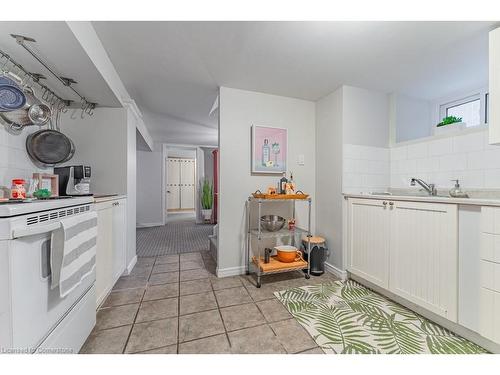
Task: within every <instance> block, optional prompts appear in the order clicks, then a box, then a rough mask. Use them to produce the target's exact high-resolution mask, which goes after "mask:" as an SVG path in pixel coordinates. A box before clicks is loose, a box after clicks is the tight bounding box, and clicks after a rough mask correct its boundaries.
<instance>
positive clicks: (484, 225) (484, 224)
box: [481, 207, 500, 234]
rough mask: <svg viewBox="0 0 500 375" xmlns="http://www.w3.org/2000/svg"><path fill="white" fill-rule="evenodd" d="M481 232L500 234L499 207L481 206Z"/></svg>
mask: <svg viewBox="0 0 500 375" xmlns="http://www.w3.org/2000/svg"><path fill="white" fill-rule="evenodd" d="M481 232H483V233H492V234H500V207H482V208H481Z"/></svg>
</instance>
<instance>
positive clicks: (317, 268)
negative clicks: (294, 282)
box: [302, 237, 328, 276]
mask: <svg viewBox="0 0 500 375" xmlns="http://www.w3.org/2000/svg"><path fill="white" fill-rule="evenodd" d="M319 238H320V237H319ZM314 239H316V241H314V242H315V243H311V261H310V267H311V275H314V276H321V275H323V274H324V273H325V262H326V259H327V258H328V249H327V248H326V245H325V240H324V239H323V241H322V242H321V241H317V239H318V237H314ZM302 254H303V257H304V260H305V261H306V262H308V261H309V259H308V254H307V240H303V241H302ZM304 272H307V270H304Z"/></svg>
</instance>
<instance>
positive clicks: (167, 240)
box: [137, 214, 213, 257]
mask: <svg viewBox="0 0 500 375" xmlns="http://www.w3.org/2000/svg"><path fill="white" fill-rule="evenodd" d="M178 215H183V216H182V217H178V220H177V219H175V220H169V222H167V224H165V225H162V226H157V227H150V228H137V256H138V257H153V256H162V255H172V254H182V253H190V252H195V251H208V247H209V245H208V243H209V242H208V241H209V240H208V236H209V235H211V234H212V231H213V226H212V225H210V224H196V221H195V219H194V218H189V217H187V216H184V214H178ZM169 216H174V215H169ZM186 217H187V218H186Z"/></svg>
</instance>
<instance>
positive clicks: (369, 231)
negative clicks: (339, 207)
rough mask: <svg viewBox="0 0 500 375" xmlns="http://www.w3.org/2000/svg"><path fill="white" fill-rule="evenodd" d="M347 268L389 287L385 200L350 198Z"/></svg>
mask: <svg viewBox="0 0 500 375" xmlns="http://www.w3.org/2000/svg"><path fill="white" fill-rule="evenodd" d="M349 203H350V204H349V231H348V233H349V234H348V236H349V238H348V241H349V242H348V243H349V248H350V251H349V254H350V259H349V271H350V272H351V273H353V274H356V275H358V276H360V277H362V278H364V279H366V280H367V281H369V282H372V283H373V284H375V285H378V286H381V287H383V288H388V286H389V284H388V283H389V246H390V242H389V241H390V237H389V228H390V216H389V211H388V209H387V204H388V202H387V201H381V200H375V199H349Z"/></svg>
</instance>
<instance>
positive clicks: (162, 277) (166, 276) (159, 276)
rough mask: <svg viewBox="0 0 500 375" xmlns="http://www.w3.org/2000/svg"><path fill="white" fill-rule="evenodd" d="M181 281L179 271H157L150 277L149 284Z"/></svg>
mask: <svg viewBox="0 0 500 375" xmlns="http://www.w3.org/2000/svg"><path fill="white" fill-rule="evenodd" d="M178 282H179V272H166V273H155V274H153V275H151V276H150V277H149V285H160V284H169V283H178Z"/></svg>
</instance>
